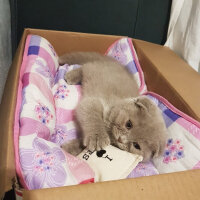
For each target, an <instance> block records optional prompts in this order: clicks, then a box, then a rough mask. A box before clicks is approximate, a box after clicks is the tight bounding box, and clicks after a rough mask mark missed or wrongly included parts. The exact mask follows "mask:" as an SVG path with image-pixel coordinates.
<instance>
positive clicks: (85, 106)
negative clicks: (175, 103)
mask: <svg viewBox="0 0 200 200" xmlns="http://www.w3.org/2000/svg"><path fill="white" fill-rule="evenodd" d="M59 62H60V64H64V63H67V64H80V65H82V67H81V68H78V69H75V70H72V71H70V72H68V73H66V75H65V80H66V81H67V83H68V84H77V83H80V82H81V83H82V92H83V96H82V99H81V101H80V103H79V105H78V106H77V108H76V112H75V114H76V118H77V122H78V124H79V126H80V130H81V135H82V138H83V139H79V140H76V141H72V142H70V143H67V144H64V145H63V146H62V147H63V149H65V150H66V151H68V152H70V153H73V154H74V155H77V154H78V153H80V151H81V150H82V149H83V147H87V148H88V149H90V150H100V149H102V148H104V147H105V146H107V145H109V144H112V145H114V146H117V147H119V148H120V149H122V150H125V151H128V152H131V153H137V154H140V155H142V156H143V158H144V160H143V161H148V160H149V159H151V158H152V157H157V156H159V155H161V154H162V152H163V150H164V146H165V141H166V127H165V124H164V121H163V117H162V114H161V112H160V110H159V109H158V108H157V107H156V105H155V104H154V103H153V102H152V101H151V100H150V99H148V98H147V97H145V96H139V91H138V87H137V84H136V81H135V80H134V78H133V76H132V75H131V74H130V73H129V72H128V71H127V70H126V68H125V67H124V66H122V65H121V64H119V63H118V62H117V61H115V60H114V59H112V58H110V57H107V56H103V55H100V54H97V53H90V52H87V53H83V52H79V53H72V54H66V55H64V56H62V57H60V58H59ZM129 120H130V121H131V122H132V125H133V126H132V127H131V128H130V127H128V128H127V127H126V126H127V122H129ZM135 144H136V145H139V147H140V149H138V146H136V147H135V146H134V145H135ZM75 148H76V149H77V150H75Z"/></svg>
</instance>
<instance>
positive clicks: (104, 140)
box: [83, 134, 110, 151]
mask: <svg viewBox="0 0 200 200" xmlns="http://www.w3.org/2000/svg"><path fill="white" fill-rule="evenodd" d="M83 143H84V146H86V147H87V148H88V149H89V150H90V151H94V150H97V151H99V150H101V149H103V148H105V147H106V146H108V145H109V144H110V138H109V136H108V135H107V134H101V135H95V134H94V135H90V136H87V137H85V138H84V141H83Z"/></svg>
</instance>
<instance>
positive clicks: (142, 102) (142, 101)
mask: <svg viewBox="0 0 200 200" xmlns="http://www.w3.org/2000/svg"><path fill="white" fill-rule="evenodd" d="M135 105H136V106H137V107H138V108H140V109H141V110H145V111H148V112H149V111H151V110H152V109H155V105H154V103H153V102H152V101H151V100H150V99H149V98H148V97H146V96H139V97H137V98H136V100H135Z"/></svg>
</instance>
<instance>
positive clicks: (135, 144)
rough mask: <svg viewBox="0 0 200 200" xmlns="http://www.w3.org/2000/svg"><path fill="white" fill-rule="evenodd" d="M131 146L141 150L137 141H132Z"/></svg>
mask: <svg viewBox="0 0 200 200" xmlns="http://www.w3.org/2000/svg"><path fill="white" fill-rule="evenodd" d="M133 146H134V147H135V148H136V149H138V150H141V148H140V145H139V144H138V143H137V142H133Z"/></svg>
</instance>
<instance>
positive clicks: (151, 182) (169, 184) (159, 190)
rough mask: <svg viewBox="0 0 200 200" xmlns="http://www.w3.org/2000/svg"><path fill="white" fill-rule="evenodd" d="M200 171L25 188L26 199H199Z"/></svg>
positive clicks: (24, 195) (24, 196)
mask: <svg viewBox="0 0 200 200" xmlns="http://www.w3.org/2000/svg"><path fill="white" fill-rule="evenodd" d="M199 177H200V170H193V171H188V172H187V173H185V172H179V173H172V174H163V175H159V176H158V175H156V176H150V177H141V178H134V179H126V180H120V181H111V182H101V183H96V184H86V185H77V186H66V187H60V188H52V189H42V190H32V191H24V192H23V198H24V200H39V199H42V200H55V199H59V200H61V199H63V200H64V199H70V200H79V199H84V200H85V199H87V200H94V199H95V200H107V199H109V200H119V199H120V200H122V199H126V200H132V199H134V200H147V199H148V200H160V199H162V200H169V199H174V200H175V199H176V200H177V199H181V200H189V199H192V200H198V199H199V195H200V191H199V187H197V185H199Z"/></svg>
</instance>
